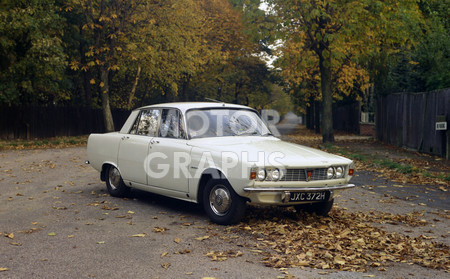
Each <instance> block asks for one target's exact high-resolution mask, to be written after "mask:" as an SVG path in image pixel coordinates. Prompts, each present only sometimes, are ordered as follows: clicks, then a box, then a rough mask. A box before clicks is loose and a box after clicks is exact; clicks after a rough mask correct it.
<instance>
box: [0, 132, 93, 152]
mask: <svg viewBox="0 0 450 279" xmlns="http://www.w3.org/2000/svg"><path fill="white" fill-rule="evenodd" d="M87 138H88V136H87V135H86V136H77V137H55V138H49V139H32V140H21V139H18V140H10V141H8V140H7V141H3V140H2V141H0V150H2V149H12V150H20V149H42V148H63V147H73V146H81V145H85V144H86V143H87Z"/></svg>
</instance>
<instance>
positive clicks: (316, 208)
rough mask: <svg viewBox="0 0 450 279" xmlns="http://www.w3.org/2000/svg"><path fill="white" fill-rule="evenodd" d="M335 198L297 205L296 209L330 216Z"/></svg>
mask: <svg viewBox="0 0 450 279" xmlns="http://www.w3.org/2000/svg"><path fill="white" fill-rule="evenodd" d="M333 203H334V199H332V200H329V201H324V202H317V203H308V204H299V205H295V206H294V207H295V210H296V211H297V212H298V211H303V212H308V213H309V214H313V213H316V215H318V216H328V213H329V212H330V210H331V208H332V207H333Z"/></svg>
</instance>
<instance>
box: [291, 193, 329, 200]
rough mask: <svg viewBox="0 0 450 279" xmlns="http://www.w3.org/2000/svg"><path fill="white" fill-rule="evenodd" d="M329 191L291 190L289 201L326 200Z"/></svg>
mask: <svg viewBox="0 0 450 279" xmlns="http://www.w3.org/2000/svg"><path fill="white" fill-rule="evenodd" d="M329 195H330V192H327V191H325V192H293V193H291V197H290V199H289V201H290V202H299V201H326V200H328V198H329Z"/></svg>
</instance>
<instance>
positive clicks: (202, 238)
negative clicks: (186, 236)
mask: <svg viewBox="0 0 450 279" xmlns="http://www.w3.org/2000/svg"><path fill="white" fill-rule="evenodd" d="M208 238H209V235H205V236H201V237H196V238H195V240H199V241H202V240H205V239H208Z"/></svg>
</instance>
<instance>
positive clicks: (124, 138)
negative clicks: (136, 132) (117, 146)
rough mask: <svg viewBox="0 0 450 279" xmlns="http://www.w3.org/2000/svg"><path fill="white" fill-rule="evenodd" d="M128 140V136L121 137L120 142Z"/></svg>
mask: <svg viewBox="0 0 450 279" xmlns="http://www.w3.org/2000/svg"><path fill="white" fill-rule="evenodd" d="M129 138H130V137H129V136H123V137H122V140H126V139H129Z"/></svg>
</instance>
